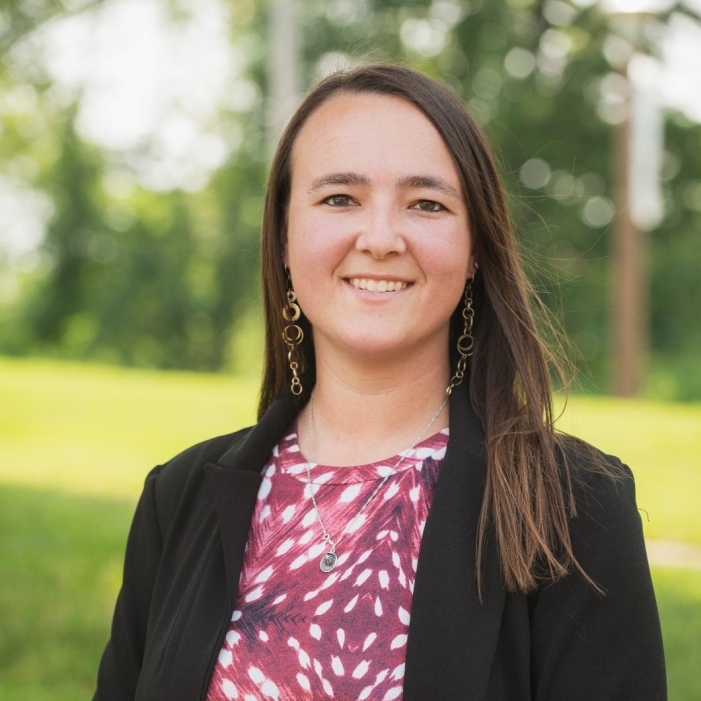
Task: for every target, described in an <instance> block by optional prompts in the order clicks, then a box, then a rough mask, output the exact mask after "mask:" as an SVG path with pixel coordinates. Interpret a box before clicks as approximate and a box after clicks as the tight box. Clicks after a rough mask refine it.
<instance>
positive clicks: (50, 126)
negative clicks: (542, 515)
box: [0, 0, 701, 400]
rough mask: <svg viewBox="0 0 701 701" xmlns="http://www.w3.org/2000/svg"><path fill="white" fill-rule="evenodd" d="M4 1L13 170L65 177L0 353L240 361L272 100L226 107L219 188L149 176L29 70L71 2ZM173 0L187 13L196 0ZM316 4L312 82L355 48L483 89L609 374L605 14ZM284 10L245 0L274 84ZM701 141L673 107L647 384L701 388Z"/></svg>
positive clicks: (310, 40)
mask: <svg viewBox="0 0 701 701" xmlns="http://www.w3.org/2000/svg"><path fill="white" fill-rule="evenodd" d="M92 4H94V3H87V2H86V3H78V5H79V6H80V7H82V6H83V5H86V6H87V5H92ZM78 5H77V6H78ZM554 6H557V7H558V8H559V9H558V12H559V15H557V13H555V14H556V15H557V16H553V9H552V8H553V7H554ZM0 7H4V12H5V15H6V16H7V17H9V18H11V20H12V22H11V23H10V24H9V25H8V26H9V27H10V29H9V30H8V31H7V32H6V34H5V35H3V36H4V38H3V41H2V42H0V58H4V59H5V60H4V63H3V64H0V96H2V94H3V93H4V92H7V93H8V94H10V92H12V91H13V90H15V89H20V90H21V91H24V93H26V94H25V102H26V103H27V104H28V105H29V104H31V105H33V107H31V108H28V110H27V109H25V110H24V112H21V113H16V112H12V110H10V111H9V112H8V113H7V114H5V115H4V121H3V125H4V134H3V140H2V142H0V163H2V164H4V165H5V166H6V167H5V168H2V169H0V174H1V173H2V172H3V171H7V172H10V171H11V172H12V173H14V174H15V175H16V176H17V177H20V178H21V179H22V180H24V181H26V183H27V184H28V185H30V186H31V187H34V188H36V189H39V190H41V191H43V192H45V193H47V194H48V195H49V196H50V198H51V200H52V202H53V205H54V210H55V211H54V215H53V217H52V218H51V221H50V223H49V228H48V233H47V237H46V241H45V243H44V245H43V249H42V253H41V256H40V258H39V259H38V262H37V264H36V265H35V266H34V267H32V268H31V270H30V271H29V272H21V271H20V272H14V273H12V275H13V276H14V277H13V279H15V281H16V282H17V284H18V285H19V288H18V289H19V292H18V293H17V294H16V295H15V296H14V297H13V299H12V300H11V301H10V302H8V303H5V304H4V305H3V304H2V301H1V300H0V323H2V329H3V330H2V333H0V351H3V352H5V353H13V354H28V353H41V354H48V355H58V356H62V357H74V358H93V359H99V360H103V361H109V362H117V363H124V364H129V365H137V366H147V367H162V368H190V369H198V370H212V369H218V368H221V367H224V366H226V364H227V363H229V362H230V358H231V352H232V351H231V339H232V337H234V336H235V334H236V333H237V331H238V324H239V322H240V320H242V319H243V318H245V317H247V314H248V312H249V311H250V310H251V309H256V302H257V299H258V296H259V292H258V289H259V283H258V277H257V272H256V271H257V237H258V228H259V223H260V216H261V213H262V201H261V197H262V194H263V190H264V183H265V170H266V167H265V163H266V161H267V158H268V156H269V150H270V148H269V145H268V144H267V142H266V131H265V124H266V114H265V102H264V101H263V100H257V101H255V102H254V103H253V105H252V106H251V107H250V108H249V109H248V110H247V111H244V112H242V113H241V112H236V111H234V110H233V109H230V108H229V107H222V109H221V115H220V118H221V121H222V124H226V125H227V126H228V127H231V128H235V129H238V130H240V133H241V136H242V138H241V140H240V141H241V143H240V145H239V146H238V147H236V148H235V149H233V151H232V153H231V155H230V158H229V160H228V161H227V162H226V163H225V164H224V165H223V166H222V167H221V168H220V170H219V171H218V172H216V173H215V175H214V176H213V178H212V179H211V180H210V181H209V183H207V184H206V185H205V186H204V188H203V189H201V190H199V191H197V192H189V191H183V190H175V191H171V192H155V191H151V190H148V189H146V188H145V187H143V186H140V185H138V184H136V183H134V182H133V173H132V172H131V169H132V166H131V162H130V160H129V157H127V155H125V154H114V153H107V152H103V151H100V150H98V149H96V148H95V147H92V146H89V145H87V144H85V143H84V142H83V141H82V140H81V138H80V137H79V136H78V135H77V133H76V129H75V115H76V110H77V107H78V104H68V105H62V103H61V102H60V101H57V100H56V99H55V95H54V93H53V92H52V87H54V86H52V85H51V81H50V80H49V79H48V78H47V77H46V76H42V75H38V74H37V73H36V69H34V73H31V71H30V72H29V74H27V75H24V74H23V73H22V72H21V71H20V72H18V71H17V69H16V67H15V68H12V69H11V67H12V65H13V64H12V62H11V61H10V60H9V58H10V48H11V47H13V46H15V45H16V44H17V43H18V42H19V40H20V39H21V38H22V37H24V36H27V35H29V34H31V32H32V31H33V30H34V29H35V28H36V27H37V26H41V24H42V23H43V22H45V21H46V20H47V19H48V18H50V17H55V16H61V15H62V14H65V13H66V10H64V9H63V6H62V5H61V3H57V2H49V1H48V0H47V1H46V2H32V3H29V4H28V5H27V7H24V6H23V4H22V3H19V4H18V3H12V2H6V3H4V4H3V5H2V6H0ZM168 7H169V8H170V11H171V13H172V15H173V17H174V18H175V19H177V20H178V21H187V11H186V10H185V9H183V7H182V6H181V5H179V4H178V3H169V4H168ZM300 7H301V8H302V17H301V21H302V25H303V52H304V59H305V76H304V82H305V84H307V85H309V84H311V83H313V82H314V81H315V80H316V79H317V78H318V77H319V75H320V74H321V73H323V72H324V71H326V70H328V69H329V68H333V67H334V66H336V67H338V66H340V65H343V62H344V61H351V62H352V61H357V60H361V59H368V58H369V59H390V60H392V59H399V60H402V61H407V62H409V63H410V64H412V65H414V66H416V67H417V68H420V69H422V70H425V71H426V72H428V73H429V74H431V75H434V76H436V77H439V78H441V79H443V80H445V81H446V82H447V83H448V84H449V85H450V86H452V87H453V88H454V89H455V90H456V92H458V93H459V94H460V95H461V96H462V97H463V98H464V99H465V100H466V102H467V103H468V105H469V107H470V109H471V110H472V112H473V114H474V115H475V116H476V118H477V119H478V120H479V121H480V122H482V123H483V124H484V126H485V129H486V131H487V133H488V135H489V137H490V139H491V141H492V143H493V144H494V146H495V148H496V149H497V150H498V152H499V156H500V161H501V163H502V169H503V172H504V177H505V181H506V185H507V188H508V190H509V193H510V197H511V205H512V211H513V214H514V219H515V221H516V223H517V228H518V233H519V237H520V240H521V242H522V246H523V249H524V253H525V255H526V259H527V261H528V268H529V271H530V274H531V277H532V279H533V280H534V282H535V283H536V286H537V287H538V289H539V290H540V291H541V294H542V295H543V298H544V299H545V301H546V303H547V304H548V305H549V306H550V307H551V308H552V309H554V310H555V311H556V313H558V314H561V315H562V316H563V319H564V324H565V327H566V328H567V330H568V332H569V334H570V335H571V337H572V338H573V340H574V342H575V344H576V346H577V347H578V349H579V352H580V355H581V358H580V359H579V361H578V362H579V369H580V370H581V371H582V378H583V384H584V385H585V386H587V387H594V388H597V389H599V390H601V389H604V388H605V387H606V386H607V384H608V382H607V373H608V367H607V361H606V357H607V348H608V341H607V336H608V332H607V328H608V327H607V324H608V316H609V310H610V308H611V306H612V301H611V300H610V289H609V288H610V278H611V275H612V271H611V268H610V263H609V261H608V252H609V246H610V239H611V230H612V227H613V225H614V224H613V222H612V221H610V216H609V215H607V214H606V210H607V208H610V207H611V206H612V205H611V200H612V199H614V193H613V191H612V182H611V177H610V173H611V172H612V170H613V163H612V162H611V158H612V139H613V132H614V127H612V126H611V125H609V124H606V123H605V122H604V121H602V119H601V117H600V112H601V109H600V108H601V103H602V87H601V86H602V83H601V79H602V78H603V77H605V76H607V75H608V74H610V73H612V72H616V71H617V70H619V67H618V66H611V65H609V63H608V61H607V60H606V59H605V58H604V52H603V46H604V44H605V42H606V40H607V37H608V30H607V28H606V26H605V24H604V19H603V17H602V15H601V13H600V12H598V11H597V9H596V8H589V9H585V10H583V9H581V8H579V7H578V6H577V5H575V4H572V5H568V4H567V3H542V2H535V1H530V0H499V1H498V2H483V1H482V0H473V1H472V2H461V1H460V0H444V1H442V2H432V1H429V0H413V1H412V2H398V1H397V0H364V1H362V2H361V1H358V2H345V1H344V0H333V1H330V2H321V1H318V0H314V1H310V2H304V3H300ZM32 8H33V9H32ZM266 12H267V6H266V5H265V4H264V3H262V2H261V0H239V1H238V2H237V3H236V13H235V22H234V23H233V25H232V29H231V40H232V43H233V44H234V45H235V46H238V47H241V50H242V52H243V53H244V54H245V56H246V60H247V62H248V63H247V65H246V67H245V70H244V77H246V78H247V79H249V80H251V81H253V82H254V83H255V84H257V85H258V86H260V88H261V92H262V94H265V86H266V66H267V60H266V54H267V50H268V46H267V41H268V34H269V33H268V28H267V18H266ZM3 52H4V53H3ZM514 52H515V53H514ZM3 66H4V68H3ZM15 102H17V100H15ZM5 112H7V110H5ZM5 117H7V118H6V119H5ZM699 145H701V126H699V125H696V124H690V123H688V122H687V121H685V120H684V119H683V118H681V117H680V116H679V115H670V118H669V120H668V127H667V152H668V153H667V156H666V161H665V168H664V174H663V175H664V179H665V184H664V187H665V191H666V197H667V215H666V218H665V220H664V221H663V222H662V224H661V225H660V227H659V228H658V229H657V230H655V231H654V232H652V233H651V235H650V246H651V255H650V260H649V272H650V283H651V288H650V314H651V320H650V321H651V326H650V327H651V342H652V355H653V358H654V368H653V372H652V374H651V375H650V377H649V382H648V385H647V390H648V392H649V393H650V394H653V395H655V396H660V397H664V398H680V399H684V400H693V399H698V398H701V384H700V383H698V382H689V381H688V371H687V368H688V366H689V364H690V362H691V361H692V359H693V358H694V357H695V356H697V355H698V352H699V348H700V347H701V331H700V330H699V328H700V327H699V325H698V323H695V322H696V316H697V310H698V308H699V306H700V305H701V288H700V287H699V285H698V284H696V281H697V280H698V278H699V273H700V272H701V270H700V269H699V266H700V265H701V263H700V262H699V261H701V248H700V246H701V244H700V243H699V237H698V236H696V230H697V229H698V226H699V224H700V223H701V221H700V219H699V217H701V176H700V175H699V173H701V156H699V154H701V149H700V148H699ZM534 163H535V166H534ZM524 166H525V169H524ZM534 167H535V168H536V170H537V169H538V168H539V169H540V175H538V173H535V175H534V172H535V171H533V168H534ZM529 168H530V171H529ZM529 173H530V175H529ZM115 174H116V176H117V177H118V179H119V178H120V177H121V178H122V179H124V178H126V180H127V181H128V182H129V183H130V184H129V187H128V188H127V190H126V192H121V193H119V192H116V190H115V188H114V187H111V186H110V182H112V181H113V180H114V178H115ZM117 189H119V188H117ZM122 189H123V188H122ZM592 208H593V209H592ZM597 208H598V209H597ZM594 210H596V211H597V212H598V214H597V216H594V217H592V216H591V211H594ZM602 211H603V215H602ZM588 212H589V214H588ZM1 267H2V260H0V268H1ZM0 272H1V271H0ZM0 282H1V281H0ZM0 291H1V289H0Z"/></svg>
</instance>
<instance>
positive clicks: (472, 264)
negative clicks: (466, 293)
mask: <svg viewBox="0 0 701 701" xmlns="http://www.w3.org/2000/svg"><path fill="white" fill-rule="evenodd" d="M479 267H480V264H479V263H478V262H477V261H476V260H475V257H474V256H470V261H469V263H468V264H467V277H468V279H470V280H472V279H473V278H474V277H475V275H477V269H478V268H479Z"/></svg>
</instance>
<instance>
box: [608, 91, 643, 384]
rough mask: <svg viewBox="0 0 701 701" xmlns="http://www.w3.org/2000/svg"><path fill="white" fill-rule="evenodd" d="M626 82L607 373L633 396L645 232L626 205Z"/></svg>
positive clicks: (639, 356)
mask: <svg viewBox="0 0 701 701" xmlns="http://www.w3.org/2000/svg"><path fill="white" fill-rule="evenodd" d="M630 88H631V86H630V83H629V90H628V94H627V96H626V115H625V119H624V121H623V122H622V123H621V124H620V125H619V126H618V128H617V130H616V137H615V140H616V144H615V172H614V177H615V184H616V186H615V193H616V195H615V196H616V210H617V211H616V219H615V222H614V229H613V241H612V251H611V254H612V263H613V265H612V285H611V292H612V297H611V315H610V325H611V328H610V339H611V351H612V353H611V360H612V362H611V379H612V389H613V391H614V393H615V394H616V395H618V396H620V397H634V396H636V395H637V394H638V393H639V392H640V389H641V386H642V378H643V373H644V365H645V357H646V355H647V347H648V340H647V333H648V330H647V326H648V324H647V318H648V314H647V309H648V302H647V280H646V278H647V276H646V266H647V260H646V250H647V235H646V233H645V232H643V231H641V229H640V228H639V227H638V226H637V225H636V224H635V222H634V221H633V218H632V216H631V209H630V168H629V165H630V142H631V139H630V134H631V114H632V110H631V100H630Z"/></svg>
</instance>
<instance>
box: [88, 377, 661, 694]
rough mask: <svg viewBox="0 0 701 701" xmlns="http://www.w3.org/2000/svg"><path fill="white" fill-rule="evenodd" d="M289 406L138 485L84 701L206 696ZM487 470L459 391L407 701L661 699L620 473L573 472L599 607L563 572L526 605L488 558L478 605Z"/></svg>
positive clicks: (477, 429)
mask: <svg viewBox="0 0 701 701" xmlns="http://www.w3.org/2000/svg"><path fill="white" fill-rule="evenodd" d="M299 409H300V406H299V404H296V403H295V400H294V399H293V398H292V396H291V395H288V396H285V397H283V398H281V399H279V400H278V401H276V402H275V404H274V405H273V406H272V407H271V409H270V410H269V411H268V412H267V413H266V414H265V416H264V417H263V418H262V419H261V421H260V422H259V423H258V424H257V425H256V426H255V427H253V428H252V429H245V430H243V431H239V432H237V433H234V434H232V435H229V436H223V437H221V438H215V439H213V440H210V441H207V442H205V443H202V444H200V445H197V446H195V447H193V448H190V449H189V450H187V451H185V452H184V453H182V454H181V455H179V456H177V457H176V458H174V459H173V460H171V461H170V462H169V463H167V464H166V465H164V466H161V467H157V468H156V469H154V470H153V471H152V472H151V473H150V474H149V476H148V477H147V479H146V484H145V487H144V491H143V494H142V496H141V499H140V501H139V504H138V506H137V509H136V514H135V516H134V522H133V524H132V528H131V532H130V535H129V540H128V544H127V554H126V560H125V567H124V581H123V585H122V589H121V592H120V594H119V598H118V600H117V605H116V609H115V613H114V620H113V625H112V633H111V639H110V641H109V643H108V645H107V648H106V650H105V653H104V656H103V658H102V663H101V665H100V670H99V675H98V685H97V691H96V693H95V696H94V701H199V700H204V699H205V698H206V694H207V689H208V686H209V681H210V677H211V674H212V670H213V668H214V664H215V661H216V659H217V656H218V654H219V650H220V649H221V646H222V643H223V640H224V636H225V635H226V632H227V630H228V625H229V622H230V619H231V613H232V612H233V610H234V602H235V599H236V591H237V584H238V580H239V574H240V571H241V565H242V562H243V553H244V546H245V543H246V539H247V534H248V529H249V523H250V519H251V515H252V513H253V508H254V505H255V501H256V496H257V493H258V487H259V485H260V480H261V477H260V472H261V470H262V468H263V467H264V465H265V463H266V461H267V460H268V458H269V456H270V453H271V450H272V448H273V446H274V445H275V444H276V442H277V441H278V440H279V438H280V437H281V436H282V435H283V432H284V431H285V430H286V429H287V428H288V427H289V426H290V424H291V422H292V420H293V419H294V416H295V415H296V413H297V412H298V411H299ZM610 460H611V461H615V462H616V463H617V464H620V463H619V462H618V461H617V459H616V458H610ZM485 473H486V457H485V453H484V433H483V430H482V427H481V425H480V423H479V421H478V419H477V417H476V416H475V413H474V411H473V410H472V407H471V405H470V402H469V399H468V396H467V391H466V388H465V387H460V388H458V389H457V390H456V391H455V392H454V393H453V396H452V397H451V401H450V439H449V442H448V448H447V451H446V456H445V458H444V461H443V463H442V465H441V470H440V474H439V478H438V482H437V485H436V491H435V495H434V499H433V504H432V506H431V510H430V512H429V516H428V519H427V521H426V526H425V529H424V534H423V538H422V541H421V548H420V552H419V560H418V568H417V572H416V582H415V588H414V598H413V603H412V611H411V621H410V625H409V636H408V641H407V652H406V670H405V678H404V699H405V701H442V700H445V701H457V700H461V699H465V700H469V701H614V700H615V701H624V700H628V699H630V700H631V701H653V700H655V701H663V700H664V699H666V698H667V696H666V685H665V671H664V659H663V653H662V641H661V636H660V627H659V620H658V615H657V608H656V605H655V599H654V594H653V589H652V584H651V581H650V573H649V568H648V563H647V558H646V555H645V548H644V543H643V536H642V529H641V522H640V517H639V514H638V511H637V508H636V505H635V493H634V486H633V479H632V476H630V472H629V471H628V470H627V468H625V474H626V475H628V476H627V477H625V479H624V480H623V481H619V482H615V481H613V480H611V479H610V478H608V477H603V476H601V475H596V474H590V473H588V474H585V473H582V474H581V475H579V479H578V482H577V487H576V494H577V501H578V509H579V514H578V516H577V518H575V519H573V520H572V522H571V532H572V537H573V541H574V550H575V554H576V556H577V558H578V559H579V562H580V563H581V565H582V566H583V568H584V570H585V571H586V572H587V573H588V574H589V575H590V576H591V577H593V578H594V579H595V580H596V582H597V583H598V584H599V585H600V586H601V587H603V588H605V590H606V592H607V593H606V596H603V597H602V596H600V595H598V594H596V593H595V592H594V591H593V590H592V589H591V587H589V586H588V585H587V584H585V583H584V582H583V580H582V579H581V578H580V577H579V576H577V575H576V574H572V575H569V576H568V577H566V578H565V579H564V580H562V581H561V582H559V583H558V584H556V585H551V586H544V587H542V588H541V589H539V590H538V591H536V592H534V593H533V594H531V595H528V596H524V595H520V594H508V593H506V591H505V590H504V587H503V583H502V578H501V576H500V571H499V565H498V560H497V555H496V552H495V551H494V548H493V547H492V549H491V550H489V552H488V553H487V558H486V567H485V571H484V573H485V578H484V592H485V597H484V603H483V604H480V603H478V600H477V591H476V583H475V532H476V531H475V529H476V524H477V518H478V514H479V509H480V504H481V501H482V493H483V485H484V479H485ZM293 585H294V582H292V581H291V586H293ZM285 701H287V700H285ZM342 701H346V700H342Z"/></svg>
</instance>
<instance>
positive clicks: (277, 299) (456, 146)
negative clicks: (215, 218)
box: [258, 63, 595, 592]
mask: <svg viewBox="0 0 701 701" xmlns="http://www.w3.org/2000/svg"><path fill="white" fill-rule="evenodd" d="M339 93H345V94H358V93H374V94H378V95H388V96H394V97H398V98H401V99H404V100H407V101H408V102H410V103H412V104H413V105H415V106H416V107H418V109H420V110H421V111H422V112H423V113H424V114H425V115H426V117H427V118H428V119H429V120H430V121H431V122H432V123H433V125H434V127H435V128H436V129H437V130H438V133H439V134H440V135H441V137H442V138H443V141H444V142H445V144H446V146H447V147H448V150H449V151H450V153H451V154H452V156H453V159H454V161H455V163H456V165H457V168H458V171H459V173H460V177H461V180H462V186H463V195H464V197H465V201H466V203H467V211H468V213H469V218H470V230H471V234H472V236H473V241H474V246H475V251H476V254H477V258H478V260H479V263H480V268H479V272H478V274H477V275H476V277H475V280H474V283H473V294H474V308H475V326H474V336H475V344H474V348H475V352H474V355H473V357H472V358H471V363H470V394H471V400H472V403H473V406H474V408H475V411H476V412H477V414H478V416H479V418H480V420H481V422H482V424H483V426H484V430H485V435H486V448H487V464H488V469H487V481H486V485H485V493H484V499H483V503H482V511H481V514H480V521H479V532H478V535H477V537H478V562H477V567H478V573H479V572H480V565H481V559H482V554H483V553H484V548H485V544H486V540H487V538H488V537H489V534H490V533H491V532H493V533H494V536H495V537H496V542H497V547H498V551H499V555H500V561H501V567H502V571H503V575H504V580H505V584H506V587H507V589H508V590H509V591H514V592H515V591H521V592H527V591H529V590H532V589H533V588H534V587H535V586H536V585H537V584H538V582H539V581H541V580H550V581H554V580H557V579H559V578H560V577H562V576H564V575H565V574H567V572H568V571H570V570H572V569H576V570H578V571H579V572H580V573H581V574H582V575H583V576H584V577H585V579H587V581H589V582H590V583H592V584H593V582H591V580H589V578H588V577H587V575H586V573H584V572H583V571H582V570H581V568H580V567H579V565H578V563H577V561H576V558H575V556H574V554H573V552H572V544H571V539H570V534H569V528H568V522H569V519H570V518H572V517H573V516H575V515H576V506H575V500H574V495H573V491H572V478H571V474H570V467H569V462H568V459H567V455H566V451H565V441H564V440H563V437H562V436H561V435H560V434H558V433H557V432H556V431H555V429H554V416H553V405H552V387H551V379H550V370H551V368H552V366H553V361H554V358H553V357H552V356H551V355H550V353H549V351H548V349H547V348H546V346H545V344H544V343H543V341H542V340H541V338H540V335H539V333H538V330H537V326H536V321H535V316H534V309H537V308H538V307H542V305H541V304H540V302H539V301H538V298H537V296H536V295H535V294H534V293H533V291H532V288H531V286H530V285H529V283H528V281H527V279H526V276H525V275H524V273H523V270H522V267H521V262H520V257H519V253H518V245H517V241H516V237H515V235H514V232H513V229H512V226H511V223H510V220H509V216H508V213H507V209H506V203H505V197H504V190H503V187H502V184H501V181H500V178H499V176H498V174H497V169H496V167H495V164H494V159H493V157H492V155H491V153H490V150H489V148H488V146H487V143H486V140H485V138H484V136H483V135H482V133H481V131H480V129H479V127H478V126H477V124H476V123H475V122H474V120H473V119H472V118H471V117H470V115H469V114H468V113H467V112H466V110H465V108H464V106H463V104H462V103H461V101H460V100H459V98H458V97H457V96H456V95H454V94H453V93H452V92H451V91H450V90H448V89H447V88H446V87H444V86H443V85H441V84H440V83H438V82H436V81H434V80H432V79H431V78H429V77H427V76H425V75H423V74H422V73H419V72H416V71H414V70H411V69H409V68H407V67H404V66H400V65H394V64H385V63H382V64H370V65H364V66H361V67H358V68H355V69H353V70H350V71H341V72H338V73H334V74H333V75H331V76H329V77H327V78H325V79H324V80H322V81H321V82H320V83H319V84H318V85H317V86H316V87H315V88H313V89H312V91H311V92H310V93H309V94H308V95H307V96H306V98H305V99H304V101H303V102H302V104H301V105H300V106H299V108H298V109H297V111H296V113H295V114H294V116H293V117H292V119H291V121H290V122H289V124H288V126H287V128H286V130H285V132H284V134H283V135H282V138H281V140H280V143H279V145H278V148H277V151H276V153H275V157H274V159H273V162H272V167H271V171H270V176H269V181H268V189H267V194H266V202H265V212H264V215H263V228H262V251H261V258H262V276H263V301H264V310H265V368H264V376H263V382H262V387H261V396H260V404H259V407H258V414H259V417H260V416H261V415H262V414H263V413H264V412H265V411H266V410H267V409H268V407H269V406H270V405H271V403H272V402H273V401H274V400H275V399H276V398H277V397H278V396H280V394H281V393H282V392H284V390H285V388H286V387H287V386H288V383H289V377H288V372H289V371H288V368H287V348H286V346H285V345H284V343H283V342H282V330H283V321H282V316H281V313H280V310H281V309H282V306H283V304H284V302H285V292H286V276H285V272H284V268H283V264H282V242H281V238H280V232H281V230H282V226H283V223H284V217H285V212H286V208H287V205H288V203H289V197H290V189H291V175H292V172H291V167H292V164H291V158H292V150H293V147H294V143H295V139H296V137H297V135H298V134H299V131H300V129H301V128H302V126H303V125H304V123H305V122H306V120H307V119H308V118H309V116H310V115H311V114H312V113H313V112H314V111H315V110H316V109H318V107H319V106H320V105H322V104H323V103H324V102H326V101H327V100H328V99H329V98H331V97H332V96H334V95H337V94H339ZM299 323H301V324H302V326H303V328H304V331H305V338H304V341H303V343H302V345H301V347H300V356H301V363H302V367H303V369H304V370H305V382H304V387H305V392H306V393H308V392H309V391H310V390H311V387H312V386H313V384H314V379H315V365H314V346H313V341H312V334H311V333H310V331H311V329H310V327H309V323H308V321H307V320H306V319H305V318H304V316H302V319H301V321H300V322H299ZM461 324H462V319H461V312H460V308H458V309H456V311H455V313H454V314H453V316H452V319H451V337H454V338H457V336H459V334H460V333H461V331H460V328H461ZM555 367H559V366H558V365H557V364H555ZM592 460H595V458H592Z"/></svg>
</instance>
